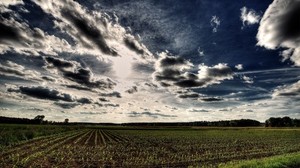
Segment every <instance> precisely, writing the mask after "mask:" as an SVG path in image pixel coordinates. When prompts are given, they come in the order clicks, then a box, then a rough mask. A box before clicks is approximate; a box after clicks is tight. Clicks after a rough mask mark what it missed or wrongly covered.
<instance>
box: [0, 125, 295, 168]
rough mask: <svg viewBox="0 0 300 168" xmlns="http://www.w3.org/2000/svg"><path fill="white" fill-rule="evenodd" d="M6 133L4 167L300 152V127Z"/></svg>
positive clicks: (165, 162) (169, 163) (197, 163)
mask: <svg viewBox="0 0 300 168" xmlns="http://www.w3.org/2000/svg"><path fill="white" fill-rule="evenodd" d="M42 130H46V131H42ZM22 132H27V134H29V135H31V134H34V135H35V136H29V138H27V140H26V138H24V137H23V139H22V138H21V139H17V138H14V135H16V136H20V135H22ZM28 132H33V133H28ZM24 135H26V134H24ZM0 137H1V139H0V147H1V149H2V150H1V151H0V167H4V168H5V167H188V166H191V167H217V166H224V165H225V167H226V164H228V165H227V167H228V166H229V167H231V166H232V165H238V164H241V163H240V162H241V161H242V162H244V160H251V159H260V158H265V157H271V158H272V157H273V156H275V157H277V155H284V154H292V153H297V152H300V129H266V128H192V127H174V128H159V127H154V128H153V127H152V128H149V127H148V128H145V127H144V128H141V127H136V128H134V127H96V126H90V127H87V126H85V127H74V126H29V125H24V126H22V125H1V127H0ZM4 137H10V138H6V139H5V138H4ZM21 137H22V136H21ZM25 137H26V136H25ZM296 156H299V154H297V155H296ZM241 165H243V164H241ZM241 167H243V166H241ZM244 167H245V166H244Z"/></svg>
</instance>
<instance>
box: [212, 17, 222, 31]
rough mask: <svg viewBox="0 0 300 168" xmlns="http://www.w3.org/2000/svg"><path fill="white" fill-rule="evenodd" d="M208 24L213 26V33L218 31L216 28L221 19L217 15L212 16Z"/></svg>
mask: <svg viewBox="0 0 300 168" xmlns="http://www.w3.org/2000/svg"><path fill="white" fill-rule="evenodd" d="M210 25H211V27H212V28H213V33H216V32H218V28H219V26H220V25H221V20H220V18H219V17H218V16H212V17H211V20H210Z"/></svg>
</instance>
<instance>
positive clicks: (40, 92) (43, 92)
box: [8, 86, 74, 102]
mask: <svg viewBox="0 0 300 168" xmlns="http://www.w3.org/2000/svg"><path fill="white" fill-rule="evenodd" d="M8 91H9V92H20V93H22V94H25V95H28V96H31V97H34V98H38V99H47V100H53V101H58V100H62V101H66V102H73V101H74V98H73V97H72V96H71V95H70V94H67V93H61V92H59V91H58V90H55V89H50V88H48V87H42V86H37V87H35V86H32V87H27V86H20V87H19V88H18V89H13V88H8Z"/></svg>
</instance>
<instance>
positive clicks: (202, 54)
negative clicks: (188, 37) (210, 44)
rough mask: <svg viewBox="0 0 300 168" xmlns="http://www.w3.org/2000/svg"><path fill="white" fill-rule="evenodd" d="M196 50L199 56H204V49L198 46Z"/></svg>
mask: <svg viewBox="0 0 300 168" xmlns="http://www.w3.org/2000/svg"><path fill="white" fill-rule="evenodd" d="M197 51H198V54H199V56H200V57H203V56H205V54H204V51H203V50H201V48H200V47H199V48H198V50H197Z"/></svg>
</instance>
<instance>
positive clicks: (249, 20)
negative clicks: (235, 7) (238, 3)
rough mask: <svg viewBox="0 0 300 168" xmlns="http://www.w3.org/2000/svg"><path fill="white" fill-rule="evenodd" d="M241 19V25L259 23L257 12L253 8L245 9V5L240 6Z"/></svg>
mask: <svg viewBox="0 0 300 168" xmlns="http://www.w3.org/2000/svg"><path fill="white" fill-rule="evenodd" d="M240 18H241V20H242V22H243V26H245V25H253V24H256V23H259V20H260V18H261V16H260V15H259V14H257V12H255V11H254V10H253V9H247V7H245V6H244V7H242V8H241V17H240Z"/></svg>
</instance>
